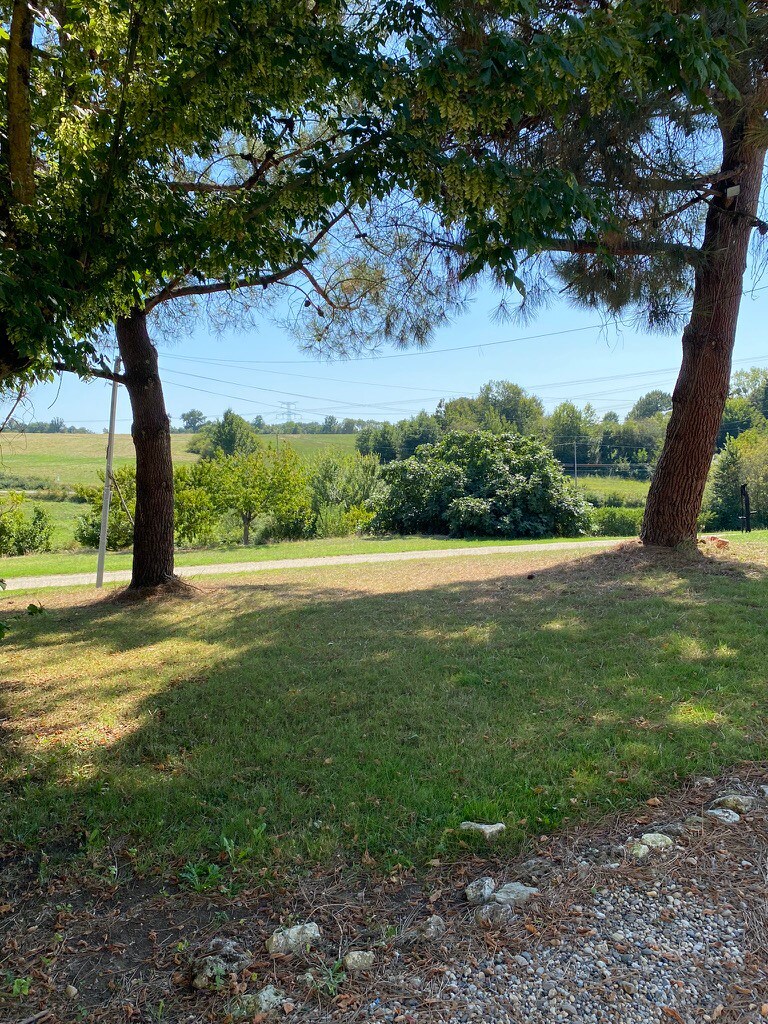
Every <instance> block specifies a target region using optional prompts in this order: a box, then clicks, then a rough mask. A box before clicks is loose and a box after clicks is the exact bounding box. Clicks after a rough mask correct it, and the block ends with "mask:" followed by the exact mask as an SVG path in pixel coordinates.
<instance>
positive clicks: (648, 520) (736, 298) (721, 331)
mask: <svg viewBox="0 0 768 1024" xmlns="http://www.w3.org/2000/svg"><path fill="white" fill-rule="evenodd" d="M747 106H748V105H747V104H744V106H743V107H742V109H741V111H738V112H737V111H733V112H731V117H730V120H729V121H728V122H727V124H724V125H721V130H722V134H723V163H722V168H723V170H724V171H727V172H730V171H732V172H733V178H732V179H731V178H728V179H726V180H725V181H722V182H720V183H719V185H718V191H719V194H718V195H717V196H715V197H714V199H713V200H712V201H711V203H710V206H709V211H708V213H707V219H706V225H705V230H704V241H703V244H702V261H701V263H700V265H699V266H698V267H697V270H696V281H695V288H694V297H693V308H692V311H691V319H690V321H689V323H688V326H687V327H686V328H685V331H684V332H683V361H682V365H681V368H680V374H679V376H678V378H677V383H676V385H675V390H674V393H673V396H672V416H671V418H670V421H669V426H668V427H667V433H666V437H665V439H664V446H663V448H662V452H661V456H660V458H659V462H658V466H657V467H656V472H655V473H654V476H653V480H652V482H651V489H650V492H649V494H648V502H647V505H646V509H645V517H644V520H643V527H642V531H641V539H642V541H643V543H644V544H657V545H661V546H663V547H675V546H676V545H678V544H681V543H684V542H685V541H691V540H695V539H696V529H697V519H698V516H699V512H700V511H701V503H702V499H703V496H704V486H705V484H706V481H707V474H708V472H709V467H710V464H711V462H712V456H713V454H714V450H715V442H716V440H717V434H718V430H719V428H720V422H721V420H722V416H723V409H724V407H725V401H726V399H727V397H728V389H729V385H730V377H731V356H732V353H733V345H734V342H735V340H736V325H737V322H738V317H739V308H740V305H741V295H742V289H743V280H744V271H745V268H746V264H747V252H748V247H749V240H750V236H751V234H752V229H753V226H754V218H755V215H756V212H757V205H758V199H759V196H760V185H761V182H762V176H763V163H764V160H765V150H764V149H761V148H756V147H754V146H750V145H749V144H748V142H745V132H746V131H747V128H748V120H747V114H746V113H745V112H744V111H745V109H746V108H747ZM731 185H738V186H739V187H740V192H739V194H738V195H737V196H735V197H733V198H730V199H729V198H727V197H726V195H725V192H726V189H727V188H728V187H729V186H731Z"/></svg>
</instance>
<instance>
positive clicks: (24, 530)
mask: <svg viewBox="0 0 768 1024" xmlns="http://www.w3.org/2000/svg"><path fill="white" fill-rule="evenodd" d="M25 504H26V502H25V499H24V495H23V494H15V493H11V494H9V495H8V496H7V497H6V498H4V499H3V503H2V504H0V555H26V554H29V553H30V552H31V551H50V550H51V532H52V530H53V523H52V522H51V517H50V516H49V514H48V513H47V512H46V511H45V509H44V508H42V507H41V506H40V505H35V506H34V507H33V509H32V512H31V515H29V516H27V515H26V513H25V510H24V506H25Z"/></svg>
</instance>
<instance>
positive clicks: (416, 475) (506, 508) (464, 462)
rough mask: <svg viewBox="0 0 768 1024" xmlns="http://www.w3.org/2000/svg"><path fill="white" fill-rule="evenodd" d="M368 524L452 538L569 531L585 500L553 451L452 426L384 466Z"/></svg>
mask: <svg viewBox="0 0 768 1024" xmlns="http://www.w3.org/2000/svg"><path fill="white" fill-rule="evenodd" d="M384 481H385V487H384V489H383V491H382V493H381V495H380V497H378V498H377V499H376V501H375V504H374V508H375V518H374V520H373V523H372V529H374V530H376V531H379V532H397V533H437V534H450V535H451V536H454V537H545V536H576V535H577V534H580V533H585V532H586V531H587V530H588V529H589V516H588V508H587V505H586V503H585V502H584V501H583V500H582V499H581V498H580V497H579V496H578V495H577V494H576V493H575V491H574V490H573V488H572V487H571V485H570V483H569V482H568V480H567V478H566V477H565V475H564V474H563V472H562V470H561V468H560V466H559V465H558V463H557V461H556V460H555V458H554V456H553V454H552V452H551V451H550V450H549V449H548V448H547V447H546V446H545V445H543V444H542V443H541V442H540V441H538V440H536V439H535V438H531V437H522V436H521V435H519V434H493V433H490V432H489V431H473V432H465V431H452V432H450V433H448V434H446V435H445V436H444V437H443V438H441V439H440V440H439V441H438V442H437V443H436V444H432V445H424V446H423V447H421V448H419V450H418V451H417V452H416V453H415V454H414V455H413V456H412V457H411V458H409V459H405V460H403V461H401V462H394V463H392V464H390V465H389V466H387V467H386V468H385V469H384Z"/></svg>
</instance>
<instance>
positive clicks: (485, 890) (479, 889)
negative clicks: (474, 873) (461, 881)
mask: <svg viewBox="0 0 768 1024" xmlns="http://www.w3.org/2000/svg"><path fill="white" fill-rule="evenodd" d="M495 891H496V882H495V881H494V880H493V879H492V878H491V877H490V875H486V876H485V877H483V878H477V879H475V881H474V882H470V883H469V885H468V886H467V887H466V889H465V890H464V895H465V896H466V897H467V903H471V904H472V906H474V907H477V906H479V905H480V904H481V903H487V902H488V900H489V899H490V898H491V896H493V894H494V892H495Z"/></svg>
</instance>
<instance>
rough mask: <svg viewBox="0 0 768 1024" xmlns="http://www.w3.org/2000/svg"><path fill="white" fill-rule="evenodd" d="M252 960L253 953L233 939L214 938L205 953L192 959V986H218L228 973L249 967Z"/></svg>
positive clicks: (237, 972)
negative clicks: (242, 947)
mask: <svg viewBox="0 0 768 1024" xmlns="http://www.w3.org/2000/svg"><path fill="white" fill-rule="evenodd" d="M251 960H252V957H251V954H250V953H249V952H248V951H247V950H244V949H241V947H240V946H238V945H237V943H236V942H233V940H232V939H213V940H212V941H211V942H210V943H209V945H208V947H207V949H206V951H205V953H204V954H203V955H201V956H200V955H198V956H196V957H195V958H194V959H193V960H192V964H191V966H192V987H193V988H196V989H206V988H217V987H218V986H219V985H221V983H222V981H223V980H224V979H225V978H226V977H227V976H228V975H230V974H239V973H240V971H242V970H243V969H244V968H245V967H248V966H249V965H250V963H251Z"/></svg>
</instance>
